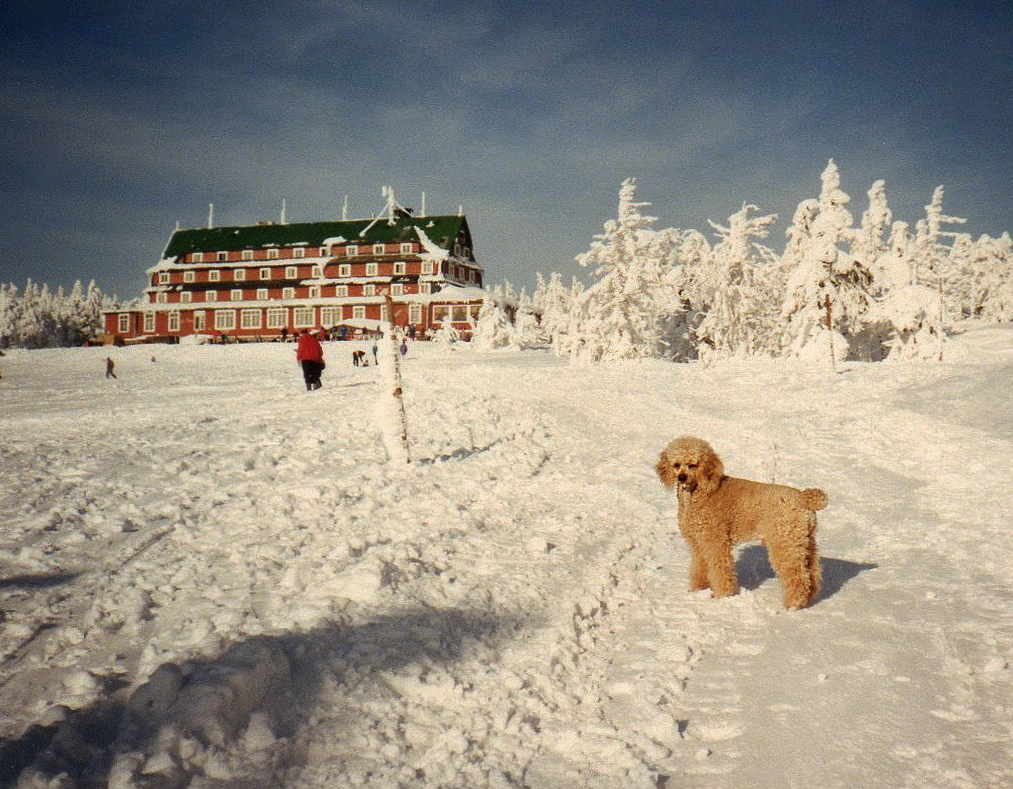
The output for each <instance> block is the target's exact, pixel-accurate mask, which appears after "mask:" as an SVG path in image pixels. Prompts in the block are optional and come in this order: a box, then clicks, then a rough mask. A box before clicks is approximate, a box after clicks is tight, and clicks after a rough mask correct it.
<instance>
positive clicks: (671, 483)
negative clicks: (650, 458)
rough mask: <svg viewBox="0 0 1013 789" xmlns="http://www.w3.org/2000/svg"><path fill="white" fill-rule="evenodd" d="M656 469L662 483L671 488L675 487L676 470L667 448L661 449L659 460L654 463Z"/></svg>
mask: <svg viewBox="0 0 1013 789" xmlns="http://www.w3.org/2000/svg"><path fill="white" fill-rule="evenodd" d="M654 470H655V471H656V472H658V479H660V480H661V484H662V485H664V486H665V487H666V488H668V489H669V490H671V489H672V488H674V487H675V471H674V469H673V468H672V464H671V462H669V459H668V450H667V449H663V450H661V455H659V456H658V462H657V463H655V464H654Z"/></svg>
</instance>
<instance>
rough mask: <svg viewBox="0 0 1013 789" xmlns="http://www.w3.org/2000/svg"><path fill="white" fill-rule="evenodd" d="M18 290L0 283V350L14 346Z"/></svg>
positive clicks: (18, 305)
mask: <svg viewBox="0 0 1013 789" xmlns="http://www.w3.org/2000/svg"><path fill="white" fill-rule="evenodd" d="M19 308H20V304H19V303H18V288H17V286H16V285H13V284H11V285H4V284H3V283H2V282H0V349H3V348H10V347H11V346H12V345H15V344H16V341H15V332H16V326H17V323H18V310H19Z"/></svg>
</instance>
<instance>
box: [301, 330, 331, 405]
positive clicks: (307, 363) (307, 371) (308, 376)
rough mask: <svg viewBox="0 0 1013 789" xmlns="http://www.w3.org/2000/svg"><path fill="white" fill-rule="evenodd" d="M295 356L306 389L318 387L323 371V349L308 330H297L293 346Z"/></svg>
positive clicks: (309, 390)
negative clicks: (297, 334) (294, 346)
mask: <svg viewBox="0 0 1013 789" xmlns="http://www.w3.org/2000/svg"><path fill="white" fill-rule="evenodd" d="M295 358H296V360H297V361H298V362H299V363H300V364H301V365H302V375H303V378H304V379H305V381H306V391H307V392H312V391H313V390H314V389H319V388H320V387H321V386H322V385H323V384H321V383H320V373H322V372H323V371H324V349H323V347H322V346H321V345H320V341H319V340H318V339H317V338H316V337H314V336H313V335H312V334H310V333H309V332H308V331H302V332H299V342H298V344H297V345H296V348H295Z"/></svg>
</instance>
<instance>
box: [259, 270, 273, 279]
mask: <svg viewBox="0 0 1013 789" xmlns="http://www.w3.org/2000/svg"><path fill="white" fill-rule="evenodd" d="M260 278H261V279H271V269H269V268H262V269H261V270H260Z"/></svg>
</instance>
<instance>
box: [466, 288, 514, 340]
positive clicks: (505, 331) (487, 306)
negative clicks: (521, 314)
mask: <svg viewBox="0 0 1013 789" xmlns="http://www.w3.org/2000/svg"><path fill="white" fill-rule="evenodd" d="M512 340H513V326H512V325H511V324H510V318H509V317H508V316H507V313H506V310H504V309H503V308H502V307H501V306H500V305H499V304H498V303H497V302H496V300H495V299H494V298H493V297H492V296H489V297H487V298H486V299H485V300H484V301H483V302H482V306H481V308H480V309H479V311H478V320H477V322H476V323H475V330H474V332H473V333H472V336H471V346H472V348H474V349H475V350H477V351H488V350H494V349H497V348H507V347H509V346H510V345H511V343H512Z"/></svg>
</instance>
